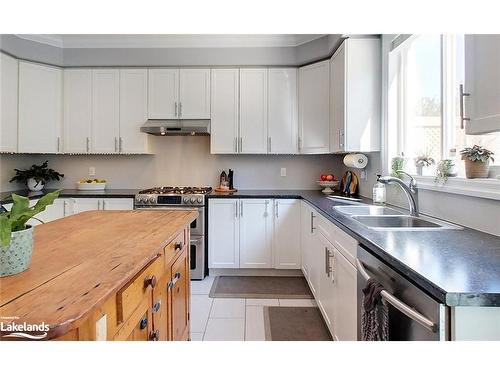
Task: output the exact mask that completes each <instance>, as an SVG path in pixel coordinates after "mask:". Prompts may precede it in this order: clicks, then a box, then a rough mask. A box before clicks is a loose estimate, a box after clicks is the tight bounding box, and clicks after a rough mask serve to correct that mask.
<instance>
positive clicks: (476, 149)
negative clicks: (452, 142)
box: [460, 145, 495, 178]
mask: <svg viewBox="0 0 500 375" xmlns="http://www.w3.org/2000/svg"><path fill="white" fill-rule="evenodd" d="M460 154H461V155H462V160H464V161H465V176H466V177H467V178H487V177H488V173H489V169H490V160H491V161H495V159H493V155H494V153H493V152H492V151H490V150H487V149H485V148H483V147H481V146H478V145H474V146H473V147H465V148H464V149H463V150H460Z"/></svg>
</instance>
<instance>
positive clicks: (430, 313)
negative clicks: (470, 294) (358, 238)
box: [356, 246, 450, 341]
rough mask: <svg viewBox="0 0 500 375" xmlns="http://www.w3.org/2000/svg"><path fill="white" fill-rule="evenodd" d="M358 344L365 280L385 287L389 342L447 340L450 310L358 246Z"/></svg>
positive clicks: (383, 294) (360, 336)
mask: <svg viewBox="0 0 500 375" xmlns="http://www.w3.org/2000/svg"><path fill="white" fill-rule="evenodd" d="M356 262H357V268H358V282H357V285H358V309H357V311H358V340H361V338H362V335H361V314H362V307H361V304H362V298H363V293H362V291H361V290H362V289H363V288H364V287H365V285H366V281H367V280H368V278H370V277H371V278H373V279H375V280H377V281H378V282H379V283H381V284H382V285H383V287H384V290H383V291H382V293H381V295H382V298H383V299H384V300H385V301H386V302H387V305H388V308H389V340H390V341H429V340H432V341H438V340H450V329H449V326H450V320H449V316H450V309H449V308H447V307H446V306H445V305H444V304H441V303H439V302H437V301H436V300H435V299H434V298H432V297H430V296H429V295H428V294H427V293H425V292H424V291H422V290H421V289H420V288H418V287H417V286H416V285H414V284H413V283H411V282H410V281H408V280H407V279H406V278H405V277H404V276H402V275H400V274H399V273H398V272H397V271H395V270H394V269H392V268H391V267H389V266H388V265H387V264H385V263H384V262H383V261H382V260H380V259H378V258H377V257H375V256H374V255H372V254H371V253H370V252H368V251H367V250H366V249H364V248H363V247H362V246H358V259H357V261H356Z"/></svg>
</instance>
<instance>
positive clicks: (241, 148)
mask: <svg viewBox="0 0 500 375" xmlns="http://www.w3.org/2000/svg"><path fill="white" fill-rule="evenodd" d="M240 152H243V137H240Z"/></svg>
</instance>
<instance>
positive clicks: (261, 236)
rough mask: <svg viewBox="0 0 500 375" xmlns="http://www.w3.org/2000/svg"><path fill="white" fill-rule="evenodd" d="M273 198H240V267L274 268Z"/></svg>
mask: <svg viewBox="0 0 500 375" xmlns="http://www.w3.org/2000/svg"><path fill="white" fill-rule="evenodd" d="M272 236H273V210H272V200H271V199H240V268H272V266H273V263H272Z"/></svg>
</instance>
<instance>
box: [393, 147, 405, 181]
mask: <svg viewBox="0 0 500 375" xmlns="http://www.w3.org/2000/svg"><path fill="white" fill-rule="evenodd" d="M405 166H406V158H405V157H404V154H403V153H401V156H395V157H393V158H392V161H391V175H392V176H394V177H398V178H401V171H404V169H405Z"/></svg>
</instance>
